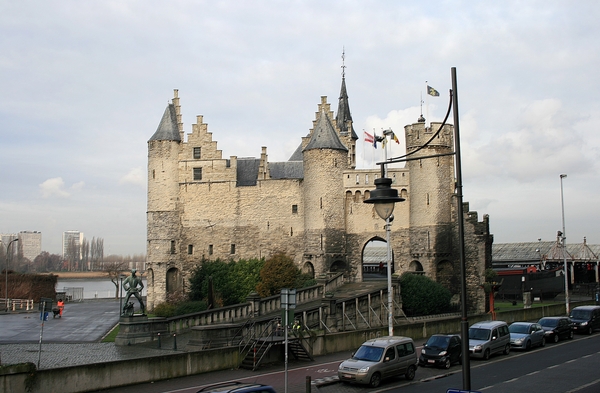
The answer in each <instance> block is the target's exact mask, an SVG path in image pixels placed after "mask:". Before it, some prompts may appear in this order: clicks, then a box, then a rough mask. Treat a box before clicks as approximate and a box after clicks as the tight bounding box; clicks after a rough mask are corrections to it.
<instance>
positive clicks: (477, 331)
mask: <svg viewBox="0 0 600 393" xmlns="http://www.w3.org/2000/svg"><path fill="white" fill-rule="evenodd" d="M497 352H502V353H504V354H505V355H508V353H509V352H510V332H509V331H508V325H507V324H506V322H502V321H484V322H477V323H474V324H473V325H471V327H470V328H469V353H470V355H471V356H472V357H475V358H483V359H485V360H488V359H489V358H490V356H491V355H493V354H495V353H497Z"/></svg>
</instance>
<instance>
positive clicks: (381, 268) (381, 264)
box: [379, 262, 383, 273]
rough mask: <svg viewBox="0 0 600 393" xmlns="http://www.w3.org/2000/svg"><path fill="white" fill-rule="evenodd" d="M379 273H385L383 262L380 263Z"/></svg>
mask: <svg viewBox="0 0 600 393" xmlns="http://www.w3.org/2000/svg"><path fill="white" fill-rule="evenodd" d="M379 273H383V262H379Z"/></svg>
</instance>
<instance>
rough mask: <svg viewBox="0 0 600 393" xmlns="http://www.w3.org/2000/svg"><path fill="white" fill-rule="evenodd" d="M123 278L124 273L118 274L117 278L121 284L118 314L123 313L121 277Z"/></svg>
mask: <svg viewBox="0 0 600 393" xmlns="http://www.w3.org/2000/svg"><path fill="white" fill-rule="evenodd" d="M124 278H125V275H124V274H119V279H120V280H121V285H120V286H119V310H120V311H119V315H123V279H124Z"/></svg>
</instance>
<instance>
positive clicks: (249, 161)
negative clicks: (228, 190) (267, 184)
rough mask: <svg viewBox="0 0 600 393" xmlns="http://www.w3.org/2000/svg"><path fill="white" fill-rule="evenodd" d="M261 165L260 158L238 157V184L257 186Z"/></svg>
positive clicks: (239, 185) (240, 185)
mask: <svg viewBox="0 0 600 393" xmlns="http://www.w3.org/2000/svg"><path fill="white" fill-rule="evenodd" d="M259 166H260V159H258V158H254V157H250V158H238V160H237V173H236V178H237V186H238V187H242V186H255V185H256V181H257V179H258V167H259Z"/></svg>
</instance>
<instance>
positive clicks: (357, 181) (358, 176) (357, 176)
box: [356, 175, 360, 184]
mask: <svg viewBox="0 0 600 393" xmlns="http://www.w3.org/2000/svg"><path fill="white" fill-rule="evenodd" d="M358 183H360V175H356V184H358Z"/></svg>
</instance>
